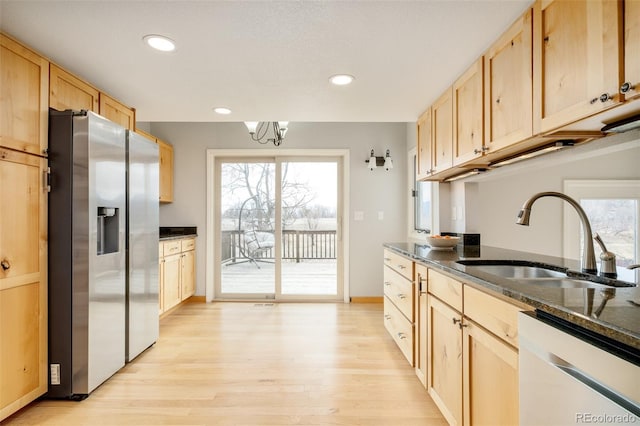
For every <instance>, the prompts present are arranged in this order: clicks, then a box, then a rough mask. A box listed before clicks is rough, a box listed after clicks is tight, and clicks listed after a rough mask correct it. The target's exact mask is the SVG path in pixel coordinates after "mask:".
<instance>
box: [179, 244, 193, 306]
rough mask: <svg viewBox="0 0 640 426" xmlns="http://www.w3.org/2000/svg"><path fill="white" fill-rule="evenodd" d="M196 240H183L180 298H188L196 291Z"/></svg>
mask: <svg viewBox="0 0 640 426" xmlns="http://www.w3.org/2000/svg"><path fill="white" fill-rule="evenodd" d="M195 249H196V240H195V239H194V238H189V239H186V240H182V254H181V257H182V258H181V260H180V268H181V269H180V284H181V293H180V299H181V300H186V299H188V298H189V297H191V296H193V295H194V293H195V292H196V252H195Z"/></svg>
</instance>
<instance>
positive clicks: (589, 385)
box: [518, 312, 640, 426]
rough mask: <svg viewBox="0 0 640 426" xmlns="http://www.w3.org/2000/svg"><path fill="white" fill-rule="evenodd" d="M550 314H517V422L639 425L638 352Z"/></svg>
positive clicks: (539, 425)
mask: <svg viewBox="0 0 640 426" xmlns="http://www.w3.org/2000/svg"><path fill="white" fill-rule="evenodd" d="M551 318H552V317H549V318H547V317H546V316H545V315H544V313H539V312H521V313H520V314H519V319H518V333H519V343H520V355H519V371H520V373H519V374H520V425H522V426H526V425H531V426H544V425H549V426H560V425H580V424H597V425H607V424H608V425H621V424H637V425H640V362H639V361H638V360H639V359H640V358H639V354H638V352H637V351H635V350H634V349H633V348H628V349H630V350H624V349H622V350H620V349H618V348H613V347H611V348H609V347H607V344H606V343H602V342H597V341H596V342H594V341H592V342H589V341H588V340H590V338H589V336H588V333H586V334H585V335H584V336H582V335H581V333H580V332H576V329H575V328H573V327H566V326H564V325H563V324H562V321H561V320H560V321H558V322H556V321H554V320H552V319H551ZM616 352H618V353H616Z"/></svg>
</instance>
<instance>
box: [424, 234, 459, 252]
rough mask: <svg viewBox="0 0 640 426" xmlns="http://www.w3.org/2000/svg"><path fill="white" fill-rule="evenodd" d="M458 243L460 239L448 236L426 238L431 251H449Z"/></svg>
mask: <svg viewBox="0 0 640 426" xmlns="http://www.w3.org/2000/svg"><path fill="white" fill-rule="evenodd" d="M458 242H460V237H454V236H450V235H445V236H442V235H431V236H428V237H427V244H428V245H429V246H430V247H431V250H451V249H452V248H454V247H455V246H456V245H458Z"/></svg>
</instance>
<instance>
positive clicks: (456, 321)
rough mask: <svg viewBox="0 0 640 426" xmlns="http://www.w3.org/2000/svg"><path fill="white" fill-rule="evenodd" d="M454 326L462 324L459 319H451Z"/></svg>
mask: <svg viewBox="0 0 640 426" xmlns="http://www.w3.org/2000/svg"><path fill="white" fill-rule="evenodd" d="M452 320H453V323H454V324H458V323H462V320H461V319H460V318H452Z"/></svg>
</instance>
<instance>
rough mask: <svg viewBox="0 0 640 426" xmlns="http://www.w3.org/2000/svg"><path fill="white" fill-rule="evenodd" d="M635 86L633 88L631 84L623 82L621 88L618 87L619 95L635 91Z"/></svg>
mask: <svg viewBox="0 0 640 426" xmlns="http://www.w3.org/2000/svg"><path fill="white" fill-rule="evenodd" d="M635 89H636V86H634V85H633V84H631V83H630V82H628V81H625V82H624V83H623V84H622V86H620V93H622V94H625V93H627V92H630V91H631V90H635Z"/></svg>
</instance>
